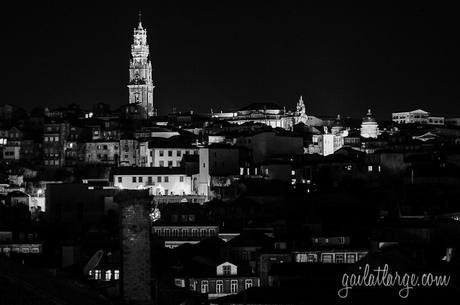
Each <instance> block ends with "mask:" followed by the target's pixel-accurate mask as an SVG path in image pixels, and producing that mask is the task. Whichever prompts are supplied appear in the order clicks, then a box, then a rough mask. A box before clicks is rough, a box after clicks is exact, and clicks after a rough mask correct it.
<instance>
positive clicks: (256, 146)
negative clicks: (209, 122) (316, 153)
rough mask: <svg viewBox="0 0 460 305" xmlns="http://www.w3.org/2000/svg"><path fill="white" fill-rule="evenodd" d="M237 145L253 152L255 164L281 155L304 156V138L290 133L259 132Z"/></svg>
mask: <svg viewBox="0 0 460 305" xmlns="http://www.w3.org/2000/svg"><path fill="white" fill-rule="evenodd" d="M236 145H238V146H243V147H247V148H248V149H250V150H251V151H252V161H253V162H254V164H257V163H259V162H262V161H265V160H267V159H269V158H272V157H275V156H280V155H302V154H303V151H304V149H303V138H302V137H301V136H297V135H294V134H292V133H290V132H283V133H279V132H276V131H259V132H254V133H248V134H247V135H243V136H240V137H238V138H237V139H236Z"/></svg>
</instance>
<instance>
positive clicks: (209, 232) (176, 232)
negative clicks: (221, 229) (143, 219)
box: [154, 228, 217, 238]
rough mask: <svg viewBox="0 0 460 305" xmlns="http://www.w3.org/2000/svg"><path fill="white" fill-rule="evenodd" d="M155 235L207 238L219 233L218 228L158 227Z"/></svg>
mask: <svg viewBox="0 0 460 305" xmlns="http://www.w3.org/2000/svg"><path fill="white" fill-rule="evenodd" d="M154 232H155V235H157V236H161V237H165V238H169V237H171V238H184V237H189V238H207V237H211V236H216V235H217V230H216V229H200V230H198V229H187V228H174V229H169V228H162V229H160V228H156V229H155V230H154Z"/></svg>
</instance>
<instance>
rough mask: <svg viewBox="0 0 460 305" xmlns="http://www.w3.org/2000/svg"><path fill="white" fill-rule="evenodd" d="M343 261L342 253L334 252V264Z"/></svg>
mask: <svg viewBox="0 0 460 305" xmlns="http://www.w3.org/2000/svg"><path fill="white" fill-rule="evenodd" d="M344 262H345V259H344V257H343V254H336V255H335V263H336V264H343V263H344Z"/></svg>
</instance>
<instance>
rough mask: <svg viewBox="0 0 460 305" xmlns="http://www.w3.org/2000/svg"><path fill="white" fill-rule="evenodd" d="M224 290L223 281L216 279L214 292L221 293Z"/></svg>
mask: <svg viewBox="0 0 460 305" xmlns="http://www.w3.org/2000/svg"><path fill="white" fill-rule="evenodd" d="M223 291H224V281H220V280H219V281H216V293H222V292H223Z"/></svg>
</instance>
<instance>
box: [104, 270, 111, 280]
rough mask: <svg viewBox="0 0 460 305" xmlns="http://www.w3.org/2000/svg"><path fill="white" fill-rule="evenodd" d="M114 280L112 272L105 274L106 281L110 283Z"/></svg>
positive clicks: (108, 271)
mask: <svg viewBox="0 0 460 305" xmlns="http://www.w3.org/2000/svg"><path fill="white" fill-rule="evenodd" d="M111 279H112V271H111V270H107V271H106V272H105V280H106V281H110V280H111Z"/></svg>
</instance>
